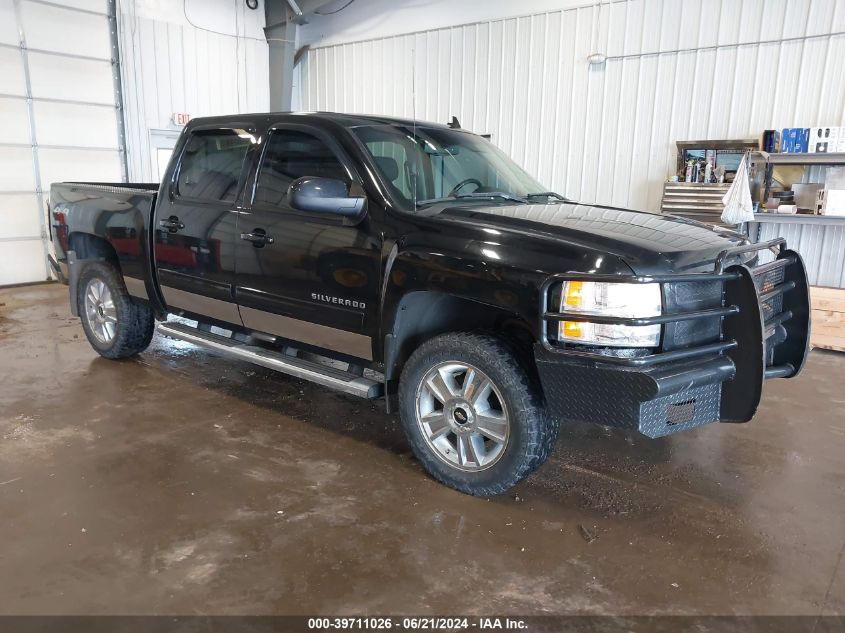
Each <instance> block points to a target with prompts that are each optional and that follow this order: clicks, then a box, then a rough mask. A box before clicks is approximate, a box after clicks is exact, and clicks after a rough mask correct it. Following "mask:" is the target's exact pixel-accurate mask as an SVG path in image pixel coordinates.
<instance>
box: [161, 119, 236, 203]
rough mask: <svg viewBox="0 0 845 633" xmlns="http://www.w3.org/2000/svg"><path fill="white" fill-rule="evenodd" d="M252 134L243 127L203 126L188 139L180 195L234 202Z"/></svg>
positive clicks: (180, 171)
mask: <svg viewBox="0 0 845 633" xmlns="http://www.w3.org/2000/svg"><path fill="white" fill-rule="evenodd" d="M251 142H252V136H251V135H250V134H249V133H247V132H245V131H244V130H203V131H199V132H194V133H193V134H191V137H190V138H189V139H188V144H187V146H186V147H185V152H184V154H182V162H181V164H180V166H179V179H178V181H177V184H176V188H177V191H178V192H179V195H180V196H183V197H185V198H195V199H199V200H211V201H220V202H234V200H235V196H236V195H237V189H238V180H239V179H240V177H241V171H242V169H243V164H244V158H245V157H246V150H247V148H248V147H249V145H250V143H251Z"/></svg>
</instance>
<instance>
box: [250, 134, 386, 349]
mask: <svg viewBox="0 0 845 633" xmlns="http://www.w3.org/2000/svg"><path fill="white" fill-rule="evenodd" d="M303 176H319V177H325V178H335V179H338V180H343V181H344V182H346V183H348V185H349V186H350V187H360V183H359V182H358V181H357V178H358V177H357V175H356V174H355V173H354V171H353V170H352V169H351V168H350V167H349V161H348V160H346V158H345V155H344V154H343V152H342V150H341V149H340V148H339V147H338V146H337V145H336V143H335V142H334V141H333V140H332V139H331V138H330V137H328V136H326V135H322V134H321V133H320V132H319V131H316V130H312V129H310V128H308V127H306V126H301V125H296V126H286V127H277V128H275V129H273V130H272V131H271V132H270V135H269V137H268V138H267V140H266V141H265V144H264V148H263V152H262V157H261V161H260V164H259V171H258V174H257V179H256V182H255V188H254V197H253V200H252V201H251V204H249V205H245V206H244V208H243V209H242V210H241V212H240V214H239V217H238V232H239V237H240V238H241V239H239V240H238V245H237V265H236V268H237V290H236V294H237V299H238V304H239V306H240V312H241V318H242V319H243V323H244V325H245V326H246V327H248V328H251V329H255V330H259V331H262V332H267V333H270V334H274V335H276V336H280V337H283V338H287V339H291V340H293V341H299V342H302V343H306V344H308V345H314V346H317V347H321V348H325V349H330V350H334V351H336V352H340V353H342V354H346V355H349V356H354V357H356V358H363V359H367V360H370V359H372V338H371V337H372V336H374V335H375V329H374V328H375V326H376V324H377V320H376V314H377V304H378V286H379V252H380V247H379V242H378V240H377V238H375V237H374V236H373V235H372V231H371V230H370V227H371V224H370V218H369V217H365V218H364V220H362V221H361V222H359V223H358V224H356V225H354V226H353V225H350V224H349V222H348V221H344V219H343V218H341V217H339V216H328V215H325V214H315V213H307V212H302V211H297V210H296V209H293V208H292V207H291V206H290V205H289V204H288V203H287V191H288V187H289V186H290V184H291V182H293V181H294V180H296V179H297V178H301V177H303Z"/></svg>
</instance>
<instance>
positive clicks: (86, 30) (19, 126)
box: [0, 0, 123, 284]
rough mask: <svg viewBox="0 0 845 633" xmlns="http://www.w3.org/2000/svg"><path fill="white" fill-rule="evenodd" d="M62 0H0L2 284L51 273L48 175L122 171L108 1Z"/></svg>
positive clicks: (109, 175) (115, 175)
mask: <svg viewBox="0 0 845 633" xmlns="http://www.w3.org/2000/svg"><path fill="white" fill-rule="evenodd" d="M63 4H65V3H63V2H61V0H60V2H58V3H57V2H52V1H44V2H39V1H37V0H18V2H17V3H13V2H12V1H10V0H0V41H3V42H5V43H6V44H11V45H12V46H11V47H10V46H2V47H0V95H17V96H19V97H25V98H16V97H3V96H0V143H2V145H0V284H7V283H22V282H29V281H40V280H44V279H47V278H48V277H49V275H50V274H51V273H50V269H49V267H48V265H47V259H46V256H47V255H48V253H49V252H50V250H51V246H50V243H49V241H48V240H47V239H46V237H47V236H46V227H45V226H44V224H43V223H44V219H45V214H44V211H45V206H46V199H47V195H48V193H49V189H50V185H51V183H53V182H58V181H62V180H110V181H121V180H122V179H123V169H122V162H121V154H120V151H119V146H120V145H121V142H120V141H119V140H118V135H119V133H118V121H119V119H118V110H117V103H118V94H117V92H116V89H115V75H114V72H113V63H112V59H113V57H114V56H115V55H114V51H113V50H112V45H111V33H112V30H111V23H110V20H109V18H108V15H107V13H108V5H107V3H106V2H105V0H102V1H98V2H94V1H93V0H78V1H76V2H72V1H71V2H69V3H67V5H68V6H62V5H63ZM73 5H79V6H78V7H77V9H72V8H69V7H70V6H73ZM15 8H17V10H15ZM79 8H81V9H83V10H82V11H80V10H78V9H79ZM27 69H28V72H29V83H27V81H26V78H27V72H26V71H27ZM78 102H83V103H78ZM92 102H93V103H101V104H103V105H102V106H96V105H95V106H92V105H90V103H92ZM86 104H87V105H86ZM58 147H62V148H64V149H58ZM79 148H106V149H98V150H96V151H95V150H93V149H79Z"/></svg>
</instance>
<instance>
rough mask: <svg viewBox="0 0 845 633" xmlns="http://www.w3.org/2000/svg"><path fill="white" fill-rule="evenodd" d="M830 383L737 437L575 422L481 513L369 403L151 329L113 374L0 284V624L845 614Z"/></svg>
mask: <svg viewBox="0 0 845 633" xmlns="http://www.w3.org/2000/svg"><path fill="white" fill-rule="evenodd" d="M843 370H845V355H841V354H835V353H829V352H814V353H812V354H811V357H810V362H809V366H808V368H807V371H806V372H805V374H804V375H802V377H801V378H799V379H797V380H792V381H785V380H778V381H774V382H771V383H769V384H768V385H767V390H766V391H767V393H766V395H765V400H764V404H763V406H762V409H761V411H760V413H759V414H758V416H757V418H756V419H755V420H754V422H752V423H750V424H747V425H719V424H713V425H710V426H707V427H704V428H701V429H697V430H693V431H688V432H686V433H682V434H680V435H678V436H675V437H669V438H664V439H660V440H648V439H646V438H643V437H639V436H637V435H635V434H630V433H625V432H620V431H617V430H610V429H605V428H600V427H580V426H579V427H575V428H569V429H567V430H565V431H564V432H562V434H561V440H560V442H559V444H558V447H557V449H556V452H555V454H554V456H553V457H552V459H551V460H550V462H549V463H548V464H547V465H546V466H545V467H544V468H543V469H542V470H541V471H540V472H539V473H537V474H536V475H534V476H533V477H532V478H531V479H529V480H528V481H527V482H525V483H523V484H521V485H520V486H519V487H518V488H517V489H515V490H514V491H513V494H510V495H507V496H504V497H499V498H494V499H489V500H486V499H474V498H470V497H467V496H464V495H461V494H459V493H457V492H453V491H452V490H449V489H447V488H444V487H443V486H440V485H438V484H436V483H434V482H433V481H432V480H430V479H429V478H428V477H427V476H426V475H425V474H424V473H423V471H422V470H421V469H420V467H419V466H418V465H417V463H416V462H415V461H414V460H413V459H412V458H411V456H410V454H409V452H408V450H407V448H406V447H405V445H404V441H403V438H402V434H401V430H400V428H399V425H398V423H397V421H396V419H395V418H394V417H392V416H387V415H385V414H384V413H383V411H382V409H381V405H374V404H370V403H366V402H362V401H358V400H355V399H353V398H349V397H346V396H342V395H337V394H334V393H330V392H325V391H323V390H322V389H320V388H318V387H315V386H312V385H309V384H307V383H302V382H298V381H295V380H292V379H288V378H285V377H283V376H279V375H276V374H273V373H272V372H270V371H265V370H263V369H261V368H258V367H253V366H251V365H247V364H243V363H239V362H232V361H228V360H224V359H221V358H218V357H215V356H212V355H209V354H207V353H205V352H202V351H199V350H197V349H196V348H193V347H191V346H190V345H187V344H180V343H175V342H173V341H169V340H165V339H163V338H161V337H156V338H155V340H154V342H153V345H152V346H151V348H150V349H149V350H148V351H147V352H146V353H144V354H143V355H141V356H140V357H139V358H137V359H133V360H128V361H122V362H114V361H107V360H104V359H101V358H100V357H98V356H97V355H96V354H95V353H94V352H93V350H92V349H91V348H90V347H89V345H88V343H87V341H86V340H85V337H84V335H83V333H82V329H81V327H80V325H79V323H78V321H77V320H76V319H73V318H71V317H70V314H69V312H68V308H67V300H66V290H65V288H64V287H63V286H58V285H52V286H32V287H25V288H17V289H6V290H2V291H0V436H2V441H0V517H2V520H0V543H2V547H0V579H2V580H0V613H5V614H9V613H15V614H35V613H39V614H43V613H63V614H70V613H73V614H88V613H97V614H105V613H121V614H147V613H157V614H161V613H179V614H191V613H217V614H223V613H225V614H303V613H305V614H307V613H312V614H313V613H317V612H319V613H324V614H325V613H331V614H377V613H390V614H405V613H417V614H424V613H438V614H457V613H466V614H490V613H491V612H495V613H518V614H522V615H528V614H543V613H555V614H558V613H582V614H586V613H589V614H605V613H614V614H664V613H674V614H681V613H682V614H736V613H742V614H763V613H767V614H769V613H774V614H812V615H817V614H843V613H845V561H843V546H845V413H844V412H843V405H845V384H843V380H842V377H843ZM582 528H585V529H586V530H588V534H592V535H593V536H594V537H595V538H594V540H592V541H591V542H588V540H587V538H585V535H584V533H583V529H582Z"/></svg>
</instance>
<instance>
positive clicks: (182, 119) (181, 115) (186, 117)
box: [173, 112, 191, 126]
mask: <svg viewBox="0 0 845 633" xmlns="http://www.w3.org/2000/svg"><path fill="white" fill-rule="evenodd" d="M190 120H191V115H190V114H188V113H187V112H174V113H173V123H175V124H176V125H179V126H185V125H187V124H188V121H190Z"/></svg>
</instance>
